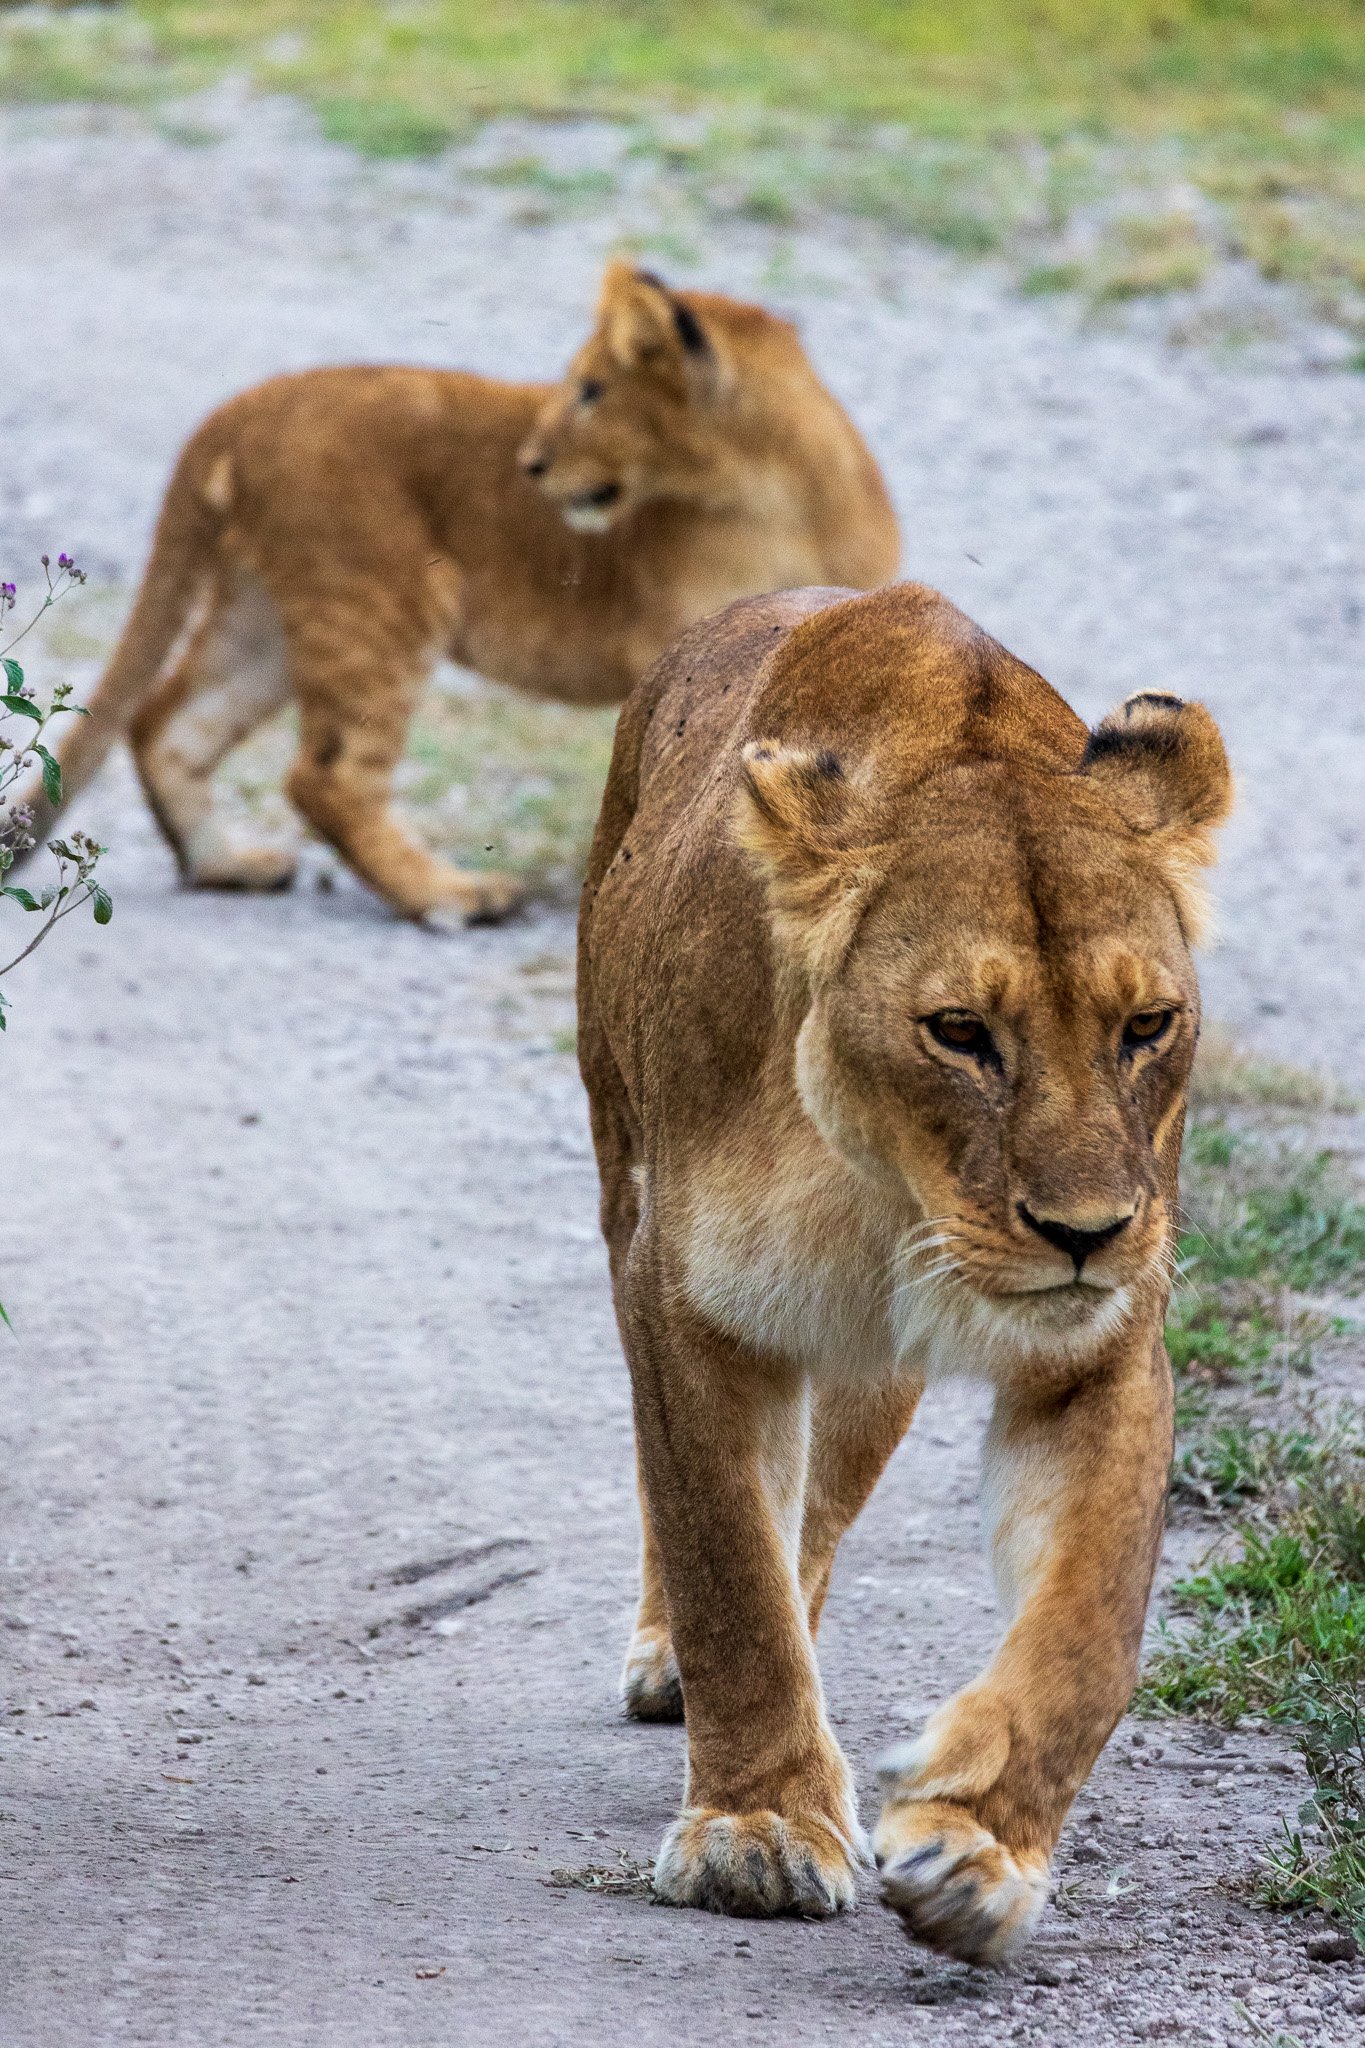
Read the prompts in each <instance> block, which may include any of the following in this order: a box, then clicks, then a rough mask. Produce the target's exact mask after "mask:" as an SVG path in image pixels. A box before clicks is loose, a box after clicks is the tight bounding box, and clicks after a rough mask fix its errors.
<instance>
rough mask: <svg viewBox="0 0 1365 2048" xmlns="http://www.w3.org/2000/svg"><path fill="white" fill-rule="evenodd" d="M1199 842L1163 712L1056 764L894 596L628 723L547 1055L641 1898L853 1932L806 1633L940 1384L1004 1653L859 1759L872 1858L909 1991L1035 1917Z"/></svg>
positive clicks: (1208, 745) (866, 604)
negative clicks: (640, 1749) (647, 1746)
mask: <svg viewBox="0 0 1365 2048" xmlns="http://www.w3.org/2000/svg"><path fill="white" fill-rule="evenodd" d="M1229 803H1230V784H1229V777H1228V768H1227V762H1226V758H1225V756H1224V752H1223V745H1222V741H1221V740H1220V738H1219V735H1218V730H1217V728H1216V726H1215V725H1214V722H1213V720H1212V719H1211V718H1210V716H1209V714H1208V712H1207V711H1205V710H1204V709H1203V707H1202V706H1201V705H1198V704H1185V703H1182V702H1181V701H1180V700H1179V699H1178V698H1175V697H1167V696H1160V695H1154V694H1153V695H1146V694H1144V695H1141V696H1137V697H1133V698H1130V699H1129V701H1128V702H1127V703H1126V704H1125V705H1124V706H1123V707H1122V708H1121V709H1120V710H1119V711H1116V712H1114V713H1112V714H1111V715H1110V716H1109V717H1107V718H1106V719H1105V720H1104V721H1103V723H1102V724H1101V725H1099V726H1098V727H1097V728H1096V730H1095V731H1094V732H1088V731H1087V730H1086V728H1085V726H1084V725H1083V724H1082V722H1081V721H1080V719H1078V718H1077V717H1076V715H1075V714H1074V712H1072V711H1071V710H1070V709H1069V708H1068V706H1067V705H1066V704H1065V703H1064V702H1063V701H1062V699H1061V698H1060V697H1059V696H1057V694H1056V693H1055V692H1054V691H1053V690H1052V689H1051V688H1050V687H1049V685H1048V684H1047V683H1045V682H1044V681H1043V679H1042V677H1041V676H1039V675H1037V674H1035V673H1034V671H1033V670H1032V669H1029V668H1026V667H1025V666H1024V664H1023V663H1022V662H1020V661H1017V660H1016V659H1015V658H1014V657H1013V656H1012V655H1010V654H1008V653H1006V651H1005V649H1004V648H1003V647H1000V646H998V645H997V644H996V642H995V641H993V640H991V639H989V638H988V637H987V635H986V634H985V633H983V632H981V631H980V630H979V629H978V628H977V627H975V626H974V625H972V623H971V622H970V621H969V620H968V619H966V618H964V617H963V615H962V614H961V613H960V612H959V611H957V610H955V609H954V607H953V606H952V605H951V604H949V603H948V602H947V601H946V599H944V598H942V597H940V596H939V595H938V594H937V593H936V592H935V591H932V590H928V589H925V588H923V587H922V586H919V585H916V584H903V585H899V586H895V587H892V588H890V589H886V590H882V591H879V592H876V593H874V594H872V595H870V596H865V597H858V596H855V595H853V594H851V593H849V592H847V591H841V590H805V591H798V592H794V593H791V594H789V595H787V596H775V597H765V598H759V599H756V600H753V601H751V602H747V603H742V604H738V605H734V606H732V607H731V608H730V609H729V610H728V611H726V612H725V613H723V614H722V615H721V616H720V617H719V618H716V619H712V620H710V621H708V622H706V623H705V624H703V625H701V626H699V627H697V628H696V629H694V630H693V631H692V632H691V633H689V634H688V635H687V636H686V637H685V638H684V639H683V641H682V642H681V643H680V645H679V646H678V647H677V648H676V649H675V650H674V651H673V652H671V653H670V654H669V655H667V656H666V657H665V658H664V660H663V661H661V662H660V663H659V665H658V667H657V668H656V669H655V670H654V672H653V674H652V675H651V676H650V677H648V678H647V679H646V681H645V682H643V683H642V684H641V685H640V687H639V688H638V689H637V690H636V691H635V693H634V695H633V696H632V697H631V699H630V701H629V702H628V704H627V705H626V708H625V710H624V712H623V713H622V717H621V722H620V725H619V728H618V732H617V738H616V749H615V757H614V760H613V763H612V769H611V775H610V779H609V781H608V785H607V791H606V797H605V800H604V804H603V809H602V815H601V820H600V823H599V825H598V830H597V837H596V841H595V844H594V847H593V853H592V861H591V866H590V870H589V874H588V879H587V884H586V889H585V893H584V899H583V909H582V918H581V926H580V946H579V977H580V980H579V1002H580V1025H579V1050H580V1059H581V1063H582V1069H583V1075H584V1079H585V1081H586V1083H587V1086H588V1089H589V1092H590V1095H591V1100H592V1120H593V1135H594V1141H595V1144H596V1148H597V1157H598V1161H599V1164H600V1168H601V1176H602V1220H603V1228H604V1231H605V1234H606V1238H607V1243H608V1247H609V1251H610V1258H611V1270H612V1281H613V1287H614V1290H615V1297H616V1307H617V1313H618V1317H619V1321H620V1328H621V1334H622V1339H623V1342H624V1345H625V1349H626V1353H627V1356H628V1358H629V1361H630V1369H631V1376H632V1381H633V1387H634V1403H635V1419H636V1430H637V1440H638V1453H639V1466H640V1477H641V1488H642V1512H643V1521H644V1551H643V1580H644V1586H643V1597H642V1600H641V1604H640V1610H639V1618H638V1623H637V1626H636V1630H635V1634H634V1638H633V1640H632V1643H631V1647H630V1651H629V1655H628V1659H627V1663H626V1672H625V1681H624V1685H625V1698H626V1704H627V1708H628V1710H629V1711H630V1712H631V1713H633V1714H635V1715H636V1716H638V1717H640V1718H643V1719H662V1718H676V1717H677V1715H678V1714H680V1713H681V1709H682V1700H683V1698H684V1697H685V1699H686V1709H687V1736H688V1774H687V1787H686V1794H685V1801H684V1807H683V1811H682V1814H681V1816H680V1818H679V1819H678V1820H677V1821H676V1822H675V1823H674V1824H673V1826H672V1827H671V1828H670V1829H669V1831H668V1833H667V1835H666V1836H665V1838H664V1842H663V1847H662V1849H661V1851H660V1854H659V1859H658V1863H657V1866H656V1869H655V1873H654V1883H655V1886H656V1889H657V1891H658V1892H659V1894H660V1895H661V1896H662V1897H663V1898H664V1899H666V1900H669V1901H672V1902H673V1903H675V1904H678V1905H692V1906H706V1907H710V1908H712V1909H713V1910H716V1911H720V1912H730V1913H781V1912H796V1913H801V1914H810V1915H820V1914H826V1913H832V1912H835V1911H837V1910H839V1909H840V1908H842V1907H845V1906H848V1905H850V1904H851V1903H852V1901H853V1896H854V1878H855V1873H856V1870H857V1867H858V1864H859V1862H860V1860H861V1859H862V1858H863V1855H864V1849H863V1836H862V1833H861V1831H860V1828H859V1824H858V1816H857V1810H856V1807H855V1804H854V1793H853V1785H852V1781H851V1778H850V1775H849V1771H848V1767H847V1765H846V1763H845V1761H844V1758H843V1756H842V1755H841V1753H840V1750H839V1746H838V1744H837V1743H836V1741H835V1739H834V1736H833V1734H832V1733H831V1731H830V1727H829V1724H828V1722H827V1720H826V1718H825V1711H824V1704H823V1699H822V1696H821V1688H820V1677H819V1672H818V1670H817V1667H816V1661H815V1650H814V1642H813V1638H814V1632H815V1628H816V1624H817V1622H818V1620H819V1617H820V1610H821V1606H822V1603H823V1601H824V1598H825V1593H826V1589H827V1587H828V1585H829V1577H830V1568H831V1566H832V1563H833V1560H834V1553H835V1550H836V1547H837V1545H838V1543H839V1539H840V1538H841V1536H842V1535H843V1533H844V1531H845V1530H846V1529H847V1528H848V1526H849V1524H850V1523H851V1521H852V1520H853V1518H854V1516H855V1515H856V1514H857V1513H858V1511H859V1509H860V1508H861V1507H862V1505H863V1503H864V1501H865V1500H866V1499H867V1497H868V1495H869V1493H870V1492H871V1490H872V1487H873V1486H874V1484H875V1483H876V1480H877V1477H878V1474H879V1473H880V1472H881V1470H882V1468H883V1466H884V1465H885V1463H886V1461H887V1459H888V1458H889V1456H890V1455H891V1452H892V1451H893V1450H894V1449H895V1447H896V1445H897V1444H898V1443H899V1442H900V1439H901V1437H902V1435H903V1434H904V1432H905V1430H906V1428H907V1426H908V1424H909V1422H910V1418H911V1416H912V1415H913V1413H914V1409H915V1404H916V1401H917V1400H918V1398H919V1394H920V1391H921V1389H922V1387H923V1385H924V1382H925V1380H926V1379H928V1378H929V1377H931V1376H933V1375H941V1374H947V1373H951V1372H966V1373H973V1374H976V1375H979V1376H982V1377H984V1378H986V1379H988V1380H989V1381H990V1382H991V1384H992V1385H993V1387H994V1390H995V1408H994V1418H993V1420H992V1423H991V1426H990V1430H989V1433H988V1435H987V1438H986V1444H985V1464H984V1506H985V1519H986V1522H987V1526H988V1528H989V1531H990V1544H991V1553H992V1559H993V1563H994V1569H995V1577H996V1583H997V1588H998V1592H999V1596H1000V1599H1001V1602H1002V1604H1003V1606H1004V1608H1005V1610H1006V1613H1007V1614H1008V1615H1009V1617H1010V1620H1009V1625H1008V1628H1007V1630H1006V1633H1005V1635H1004V1638H1003V1640H1002V1642H1001V1643H1000V1646H999V1649H998V1650H997V1652H996V1654H995V1656H994V1658H993V1660H992V1662H991V1663H990V1665H989V1667H988V1668H987V1670H986V1671H985V1672H983V1673H982V1675H981V1676H980V1677H979V1678H977V1679H976V1680H975V1681H974V1682H973V1683H972V1684H970V1685H969V1686H967V1687H966V1688H965V1689H964V1690H963V1691H962V1692H960V1693H959V1694H958V1695H957V1696H956V1698H954V1699H952V1700H950V1701H949V1702H948V1703H947V1704H946V1705H944V1706H942V1707H940V1708H939V1709H938V1711H937V1712H936V1713H934V1714H933V1715H932V1716H931V1717H930V1719H929V1721H928V1724H927V1725H926V1727H925V1729H924V1731H923V1733H922V1734H921V1735H920V1736H919V1738H918V1739H917V1740H915V1741H913V1742H910V1743H908V1744H905V1745H904V1746H902V1747H900V1748H899V1749H896V1750H893V1751H892V1752H891V1754H890V1755H889V1757H888V1758H887V1759H886V1761H885V1764H884V1767H883V1772H882V1783H883V1787H884V1793H885V1804H884V1806H883V1808H882V1814H881V1819H880V1822H879V1823H878V1826H877V1830H876V1834H875V1836H874V1840H873V1847H874V1848H875V1852H876V1860H877V1863H878V1864H879V1865H880V1867H881V1872H882V1895H883V1897H884V1899H885V1900H886V1902H887V1904H888V1905H890V1906H892V1907H894V1909H895V1910H896V1912H897V1913H899V1914H900V1915H901V1917H902V1919H903V1921H904V1923H905V1925H906V1927H907V1929H908V1930H909V1931H910V1933H911V1934H913V1935H914V1936H916V1937H917V1938H918V1939H920V1940H921V1941H924V1942H927V1943H929V1944H931V1945H932V1946H934V1947H937V1948H940V1949H943V1950H945V1951H947V1952H948V1953H949V1954H952V1955H956V1956H961V1957H964V1958H968V1959H972V1960H984V1961H995V1960H998V1959H999V1958H1001V1957H1002V1956H1004V1955H1005V1954H1007V1953H1008V1951H1009V1950H1011V1949H1012V1948H1014V1947H1015V1945H1016V1944H1018V1943H1019V1942H1021V1941H1022V1940H1023V1939H1024V1938H1025V1937H1026V1936H1027V1935H1028V1933H1029V1932H1030V1930H1031V1929H1032V1927H1033V1925H1034V1923H1035V1921H1036V1920H1037V1918H1038V1914H1039V1912H1040V1910H1041V1907H1042V1904H1043V1899H1044V1894H1045V1889H1046V1884H1047V1875H1048V1862H1049V1856H1050V1853H1051V1850H1052V1847H1053V1845H1054V1843H1055V1842H1056V1840H1057V1835H1058V1832H1059V1830H1060V1828H1061V1825H1062V1822H1063V1819H1064V1818H1065V1815H1066V1812H1067V1809H1068V1808H1069V1806H1070V1805H1071V1802H1072V1800H1073V1799H1074V1798H1075V1796H1076V1792H1077V1790H1078V1789H1079V1787H1080V1786H1081V1784H1082V1783H1083V1782H1084V1780H1085V1777H1086V1774H1087V1773H1088V1772H1089V1770H1090V1768H1091V1765H1092V1764H1093V1763H1094V1760H1095V1757H1096V1755H1097V1754H1098V1752H1099V1750H1100V1748H1101V1746H1102V1745H1103V1743H1104V1742H1105V1740H1106V1738H1107V1737H1108V1735H1109V1733H1110V1731H1111V1730H1112V1728H1113V1727H1114V1724H1115V1722H1116V1721H1117V1720H1118V1717H1119V1715H1120V1714H1121V1713H1122V1712H1123V1709H1124V1706H1125V1704H1126V1702H1127V1700H1128V1697H1129V1693H1130V1691H1131V1688H1132V1684H1133V1678H1134V1671H1135V1668H1136V1658H1137V1652H1138V1640H1139V1636H1140V1633H1141V1629H1142V1622H1143V1615H1144V1611H1145V1608H1146V1604H1147V1596H1148V1591H1149V1588H1150V1584H1151V1579H1152V1572H1153V1567H1154V1563H1155V1559H1156V1554H1157V1546H1158V1542H1159V1537H1160V1530H1161V1521H1162V1503H1163V1500H1164V1497H1165V1492H1166V1473H1167V1465H1168V1462H1169V1458H1170V1451H1171V1385H1170V1372H1169V1366H1168V1363H1167V1358H1166V1353H1165V1350H1164V1347H1163V1343H1162V1319H1163V1313H1164V1309H1165V1304H1166V1299H1167V1293H1168V1288H1169V1282H1170V1263H1169V1262H1170V1257H1171V1228H1172V1225H1171V1214H1172V1206H1173V1204H1174V1202H1175V1198H1176V1174H1177V1166H1178V1161H1179V1154H1180V1142H1181V1134H1182V1125H1183V1117H1184V1108H1185V1095H1186V1084H1187V1080H1188V1077H1189V1072H1190V1063H1191V1060H1192V1057H1193V1054H1194V1048H1195V1040H1196V1037H1197V1035H1198V1029H1199V994H1198V988H1197V985H1196V981H1195V973H1194V968H1193V965H1192V964H1191V959H1190V946H1191V944H1192V942H1193V941H1194V940H1195V938H1196V937H1197V935H1198V932H1199V927H1200V918H1201V902H1200V892H1199V888H1198V884H1197V879H1196V877H1197V871H1198V869H1199V868H1200V867H1201V866H1202V865H1203V864H1204V863H1205V862H1207V861H1208V860H1210V859H1211V858H1212V851H1211V845H1210V831H1211V828H1212V827H1214V826H1216V825H1218V824H1219V823H1220V822H1221V821H1222V819H1223V818H1224V816H1225V814H1226V812H1227V810H1228V808H1229ZM679 1673H680V1674H681V1687H680V1688H679Z"/></svg>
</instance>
